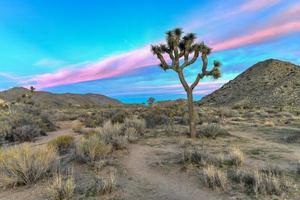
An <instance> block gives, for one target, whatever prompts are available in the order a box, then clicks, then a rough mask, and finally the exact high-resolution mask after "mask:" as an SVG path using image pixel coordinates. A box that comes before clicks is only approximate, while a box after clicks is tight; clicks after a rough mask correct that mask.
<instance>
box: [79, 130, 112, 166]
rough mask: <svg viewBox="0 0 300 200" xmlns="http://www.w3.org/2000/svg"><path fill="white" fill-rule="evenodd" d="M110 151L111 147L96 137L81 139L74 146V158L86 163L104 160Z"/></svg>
mask: <svg viewBox="0 0 300 200" xmlns="http://www.w3.org/2000/svg"><path fill="white" fill-rule="evenodd" d="M111 151H112V146H111V145H109V144H105V142H103V141H102V140H101V139H100V138H99V137H98V136H96V135H94V136H91V137H89V138H82V140H81V142H80V143H79V144H78V145H77V146H76V151H75V154H76V158H77V159H78V160H80V161H83V162H87V163H94V162H95V161H97V160H99V159H101V158H105V157H106V156H107V155H108V154H109V153H110V152H111Z"/></svg>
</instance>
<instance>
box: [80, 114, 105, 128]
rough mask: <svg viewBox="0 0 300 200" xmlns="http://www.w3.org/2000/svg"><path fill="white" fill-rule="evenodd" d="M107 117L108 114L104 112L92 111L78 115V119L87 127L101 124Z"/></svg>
mask: <svg viewBox="0 0 300 200" xmlns="http://www.w3.org/2000/svg"><path fill="white" fill-rule="evenodd" d="M108 119H109V116H108V115H107V114H105V113H104V112H100V113H92V114H89V115H85V116H81V117H80V121H81V122H82V123H83V124H84V125H85V126H86V127H88V128H96V127H98V126H102V125H103V123H104V122H105V121H106V120H108Z"/></svg>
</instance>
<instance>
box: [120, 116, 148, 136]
mask: <svg viewBox="0 0 300 200" xmlns="http://www.w3.org/2000/svg"><path fill="white" fill-rule="evenodd" d="M124 126H125V128H134V129H135V130H136V131H137V133H138V134H139V135H143V132H144V130H145V128H146V121H145V120H144V119H138V118H126V119H125V121H124Z"/></svg>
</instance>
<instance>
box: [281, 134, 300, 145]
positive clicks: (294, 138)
mask: <svg viewBox="0 0 300 200" xmlns="http://www.w3.org/2000/svg"><path fill="white" fill-rule="evenodd" d="M282 141H283V142H286V143H297V142H298V141H300V133H295V134H290V135H287V136H284V137H282Z"/></svg>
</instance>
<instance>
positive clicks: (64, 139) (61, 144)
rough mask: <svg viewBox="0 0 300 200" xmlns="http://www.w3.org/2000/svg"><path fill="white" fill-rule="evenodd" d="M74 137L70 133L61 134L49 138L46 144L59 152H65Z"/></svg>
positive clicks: (72, 142) (70, 145) (71, 144)
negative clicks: (51, 138)
mask: <svg viewBox="0 0 300 200" xmlns="http://www.w3.org/2000/svg"><path fill="white" fill-rule="evenodd" d="M74 140H75V138H74V137H73V136H71V135H62V136H58V137H57V138H55V139H53V140H51V141H50V142H49V143H48V145H49V146H52V147H54V148H56V149H57V150H58V151H59V152H60V153H64V152H66V151H67V150H68V149H69V148H71V147H72V146H73V145H74Z"/></svg>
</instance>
